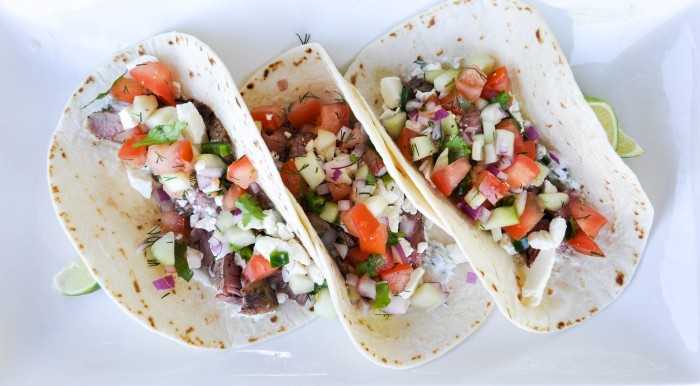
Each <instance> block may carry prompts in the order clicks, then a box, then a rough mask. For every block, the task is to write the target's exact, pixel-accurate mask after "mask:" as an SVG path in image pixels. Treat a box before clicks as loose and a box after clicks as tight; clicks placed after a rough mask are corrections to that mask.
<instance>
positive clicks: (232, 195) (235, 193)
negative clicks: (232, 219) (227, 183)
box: [222, 184, 246, 211]
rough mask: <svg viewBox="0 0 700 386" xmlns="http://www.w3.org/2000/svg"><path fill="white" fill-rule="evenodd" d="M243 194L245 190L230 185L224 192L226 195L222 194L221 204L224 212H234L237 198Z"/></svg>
mask: <svg viewBox="0 0 700 386" xmlns="http://www.w3.org/2000/svg"><path fill="white" fill-rule="evenodd" d="M245 193H246V190H245V189H242V188H240V187H238V185H236V184H233V185H231V187H230V188H228V190H227V191H226V194H224V200H223V202H222V205H223V208H224V210H228V211H231V210H235V209H236V200H238V197H240V196H242V195H244V194H245Z"/></svg>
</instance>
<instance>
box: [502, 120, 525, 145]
mask: <svg viewBox="0 0 700 386" xmlns="http://www.w3.org/2000/svg"><path fill="white" fill-rule="evenodd" d="M496 128H497V129H503V130H508V131H510V132H511V133H513V134H514V135H515V141H514V142H513V145H515V146H521V145H522V144H523V135H522V134H520V130H518V126H516V125H515V123H514V122H513V118H508V119H504V120H502V121H500V122H498V124H497V125H496Z"/></svg>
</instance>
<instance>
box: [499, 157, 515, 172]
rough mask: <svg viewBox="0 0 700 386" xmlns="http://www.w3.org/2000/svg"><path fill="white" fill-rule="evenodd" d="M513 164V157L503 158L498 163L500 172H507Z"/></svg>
mask: <svg viewBox="0 0 700 386" xmlns="http://www.w3.org/2000/svg"><path fill="white" fill-rule="evenodd" d="M512 164H513V158H511V157H502V158H501V160H500V161H499V162H498V170H506V169H508V168H509V167H510V165H512Z"/></svg>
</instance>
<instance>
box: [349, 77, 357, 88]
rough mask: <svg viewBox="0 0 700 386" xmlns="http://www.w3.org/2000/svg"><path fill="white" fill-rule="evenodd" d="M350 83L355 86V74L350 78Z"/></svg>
mask: <svg viewBox="0 0 700 386" xmlns="http://www.w3.org/2000/svg"><path fill="white" fill-rule="evenodd" d="M350 83H352V85H353V86H355V85H357V74H352V75H351V76H350Z"/></svg>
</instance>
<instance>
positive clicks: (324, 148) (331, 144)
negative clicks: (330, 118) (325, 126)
mask: <svg viewBox="0 0 700 386" xmlns="http://www.w3.org/2000/svg"><path fill="white" fill-rule="evenodd" d="M335 141H336V138H335V134H333V133H331V132H330V131H327V130H319V131H318V134H317V136H316V139H315V140H314V146H315V147H316V153H318V154H319V155H320V156H321V157H323V159H325V160H330V159H331V158H333V156H334V155H335Z"/></svg>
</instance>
